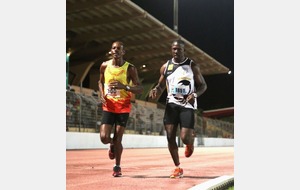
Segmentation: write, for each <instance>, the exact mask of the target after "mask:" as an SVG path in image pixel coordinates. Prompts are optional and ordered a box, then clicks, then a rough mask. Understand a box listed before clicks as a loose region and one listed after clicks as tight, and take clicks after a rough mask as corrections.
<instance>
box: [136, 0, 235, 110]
mask: <svg viewBox="0 0 300 190" xmlns="http://www.w3.org/2000/svg"><path fill="white" fill-rule="evenodd" d="M132 2H134V3H135V4H137V5H138V6H140V7H141V8H142V9H144V10H146V11H147V12H148V13H149V14H151V15H152V16H154V17H155V18H156V19H158V20H159V21H161V22H162V23H164V24H165V25H166V26H168V27H169V28H171V29H173V0H151V1H149V0H132ZM178 33H179V34H180V35H181V36H183V37H184V38H185V39H187V40H188V41H190V42H191V43H193V44H194V45H196V46H197V47H199V48H200V49H201V50H203V51H204V52H206V53H207V54H208V55H210V56H211V57H213V58H214V59H216V60H217V61H219V62H220V63H221V64H222V65H224V66H226V67H227V68H229V69H230V70H231V71H232V73H231V74H230V75H228V74H218V75H207V76H204V78H205V80H206V82H207V87H208V88H207V90H206V92H205V93H204V94H203V95H201V96H200V97H199V98H198V108H200V109H203V110H211V109H219V108H226V107H233V106H234V77H233V75H234V0H201V1H199V0H178ZM157 80H158V79H157ZM162 98H163V99H164V97H162Z"/></svg>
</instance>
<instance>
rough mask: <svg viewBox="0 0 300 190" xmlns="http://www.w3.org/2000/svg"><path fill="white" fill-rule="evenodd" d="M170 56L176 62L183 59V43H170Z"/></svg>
mask: <svg viewBox="0 0 300 190" xmlns="http://www.w3.org/2000/svg"><path fill="white" fill-rule="evenodd" d="M172 56H173V58H174V59H175V61H176V62H181V61H183V59H184V45H182V44H179V43H177V42H175V43H173V44H172Z"/></svg>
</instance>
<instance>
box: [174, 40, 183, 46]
mask: <svg viewBox="0 0 300 190" xmlns="http://www.w3.org/2000/svg"><path fill="white" fill-rule="evenodd" d="M174 43H178V44H180V45H183V46H185V43H184V41H183V40H181V39H177V40H174V41H173V42H172V45H173V44H174Z"/></svg>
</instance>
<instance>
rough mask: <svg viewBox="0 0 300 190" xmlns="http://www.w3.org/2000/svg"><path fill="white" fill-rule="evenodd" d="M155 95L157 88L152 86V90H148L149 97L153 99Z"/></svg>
mask: <svg viewBox="0 0 300 190" xmlns="http://www.w3.org/2000/svg"><path fill="white" fill-rule="evenodd" d="M156 96H157V88H153V89H152V90H150V92H149V97H150V98H152V99H155V98H156Z"/></svg>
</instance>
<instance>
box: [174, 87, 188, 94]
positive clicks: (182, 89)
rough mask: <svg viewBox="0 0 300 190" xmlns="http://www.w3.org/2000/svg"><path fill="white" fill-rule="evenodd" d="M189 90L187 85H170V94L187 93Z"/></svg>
mask: <svg viewBox="0 0 300 190" xmlns="http://www.w3.org/2000/svg"><path fill="white" fill-rule="evenodd" d="M188 92H189V88H188V87H187V86H182V85H179V86H172V87H171V93H172V94H178V95H187V94H188Z"/></svg>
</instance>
